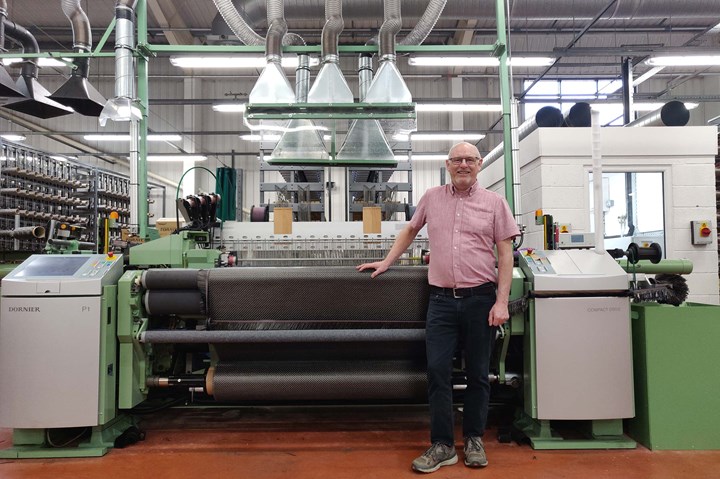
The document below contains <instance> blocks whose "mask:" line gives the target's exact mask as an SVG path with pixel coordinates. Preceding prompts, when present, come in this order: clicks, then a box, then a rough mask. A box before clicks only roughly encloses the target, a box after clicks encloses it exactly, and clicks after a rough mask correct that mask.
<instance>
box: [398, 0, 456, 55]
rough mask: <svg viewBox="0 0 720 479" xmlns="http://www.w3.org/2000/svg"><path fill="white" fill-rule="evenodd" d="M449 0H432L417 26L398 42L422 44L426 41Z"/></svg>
mask: <svg viewBox="0 0 720 479" xmlns="http://www.w3.org/2000/svg"><path fill="white" fill-rule="evenodd" d="M446 4H447V0H430V3H429V4H428V7H427V8H426V9H425V13H423V16H422V17H420V20H419V21H418V22H417V24H416V25H415V27H414V28H413V29H412V30H411V31H410V33H408V35H407V36H406V37H405V38H403V39H402V40H400V41H399V42H398V44H399V45H420V44H422V42H424V41H425V39H426V38H427V36H428V35H430V32H431V31H432V29H433V28H434V27H435V24H436V23H437V21H438V19H439V18H440V15H442V12H443V10H444V9H445V5H446Z"/></svg>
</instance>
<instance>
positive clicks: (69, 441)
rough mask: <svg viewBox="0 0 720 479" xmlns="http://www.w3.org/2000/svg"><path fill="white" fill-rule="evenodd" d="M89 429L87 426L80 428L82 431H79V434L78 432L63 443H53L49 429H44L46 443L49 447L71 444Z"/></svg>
mask: <svg viewBox="0 0 720 479" xmlns="http://www.w3.org/2000/svg"><path fill="white" fill-rule="evenodd" d="M89 429H90V428H88V427H84V428H82V431H80V434H78V435H77V436H75V437H73V438H72V439H69V440H67V441H66V442H65V443H63V444H55V443H54V442H53V441H52V439H51V438H50V429H46V430H45V439H46V440H47V443H48V444H49V445H50V446H51V447H66V446H69V445H70V444H72V443H73V442H75V441H77V440H78V439H80V438H81V437H82V436H83V435H84V434H85V433H86V432H87V431H88V430H89Z"/></svg>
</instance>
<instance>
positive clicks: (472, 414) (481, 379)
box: [425, 293, 495, 446]
mask: <svg viewBox="0 0 720 479" xmlns="http://www.w3.org/2000/svg"><path fill="white" fill-rule="evenodd" d="M494 303H495V295H494V294H493V293H490V294H487V295H482V296H468V297H465V298H453V297H452V296H443V295H438V294H431V295H430V303H429V305H428V312H427V323H426V339H425V344H426V349H427V378H428V400H429V402H430V441H431V442H433V443H435V442H441V443H443V444H446V445H449V446H452V445H453V444H454V443H455V442H454V437H453V436H454V434H453V429H454V427H453V403H452V368H453V361H452V359H453V356H454V354H455V351H456V350H457V347H458V345H460V346H461V347H462V349H463V351H464V354H465V369H466V373H467V389H466V390H465V403H464V408H463V436H464V437H468V436H482V434H483V432H484V431H485V424H486V422H487V413H488V402H489V399H490V381H489V380H488V374H489V372H490V354H491V350H492V343H493V339H494V333H495V328H494V327H490V325H488V314H489V313H490V309H491V308H492V306H493V304H494ZM460 341H462V343H460Z"/></svg>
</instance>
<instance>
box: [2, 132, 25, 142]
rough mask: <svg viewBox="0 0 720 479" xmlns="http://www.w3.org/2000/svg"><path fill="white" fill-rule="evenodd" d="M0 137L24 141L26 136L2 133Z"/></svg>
mask: <svg viewBox="0 0 720 479" xmlns="http://www.w3.org/2000/svg"><path fill="white" fill-rule="evenodd" d="M0 138H2V139H3V140H7V141H25V140H27V138H26V137H25V135H19V134H17V133H2V134H0Z"/></svg>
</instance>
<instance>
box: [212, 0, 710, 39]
mask: <svg viewBox="0 0 720 479" xmlns="http://www.w3.org/2000/svg"><path fill="white" fill-rule="evenodd" d="M427 1H428V0H403V2H402V3H403V16H404V17H405V18H406V19H407V20H409V21H410V22H411V23H413V24H414V23H417V22H419V21H420V19H421V16H422V14H423V12H424V11H425V9H426V7H427ZM228 3H234V4H236V5H241V6H242V12H243V15H244V18H245V21H246V23H247V24H248V25H249V27H250V28H254V29H258V28H261V27H262V25H263V22H264V21H265V2H264V0H234V1H233V2H228ZM607 3H608V0H584V1H582V2H578V1H577V0H545V1H542V2H532V1H522V2H519V1H515V2H511V7H510V11H509V12H508V16H510V17H511V18H523V19H527V20H538V19H552V20H556V21H562V20H572V21H580V20H590V19H592V18H593V17H594V16H595V15H596V14H597V12H598V11H600V10H601V9H603V8H604V7H606V6H607ZM379 5H380V2H378V1H373V2H370V1H367V0H355V1H347V3H346V5H345V9H346V11H345V14H346V17H347V18H353V19H354V20H357V21H367V20H374V19H376V18H377V17H378V16H379V15H380V14H381V11H380V7H379ZM493 7H494V2H492V1H489V0H487V1H478V0H453V1H452V2H448V5H447V6H446V7H445V10H444V12H443V18H444V19H447V20H466V19H468V18H476V19H481V20H495V15H494V13H493V10H494V8H493ZM322 8H323V0H303V1H302V2H292V3H291V4H288V5H287V7H286V9H285V12H286V15H287V16H288V18H293V19H296V20H315V19H317V18H318V16H320V15H322ZM707 17H720V2H716V1H714V0H684V1H682V2H678V1H677V0H654V1H652V2H651V1H640V0H618V1H617V2H616V4H615V6H614V7H613V8H611V9H610V10H608V12H607V13H606V16H604V17H603V19H604V20H623V19H629V18H635V19H664V18H673V19H688V18H707ZM221 27H224V22H222V18H219V16H218V18H216V19H215V21H213V31H212V33H213V34H216V35H218V34H222V33H223V31H222V28H221Z"/></svg>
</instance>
